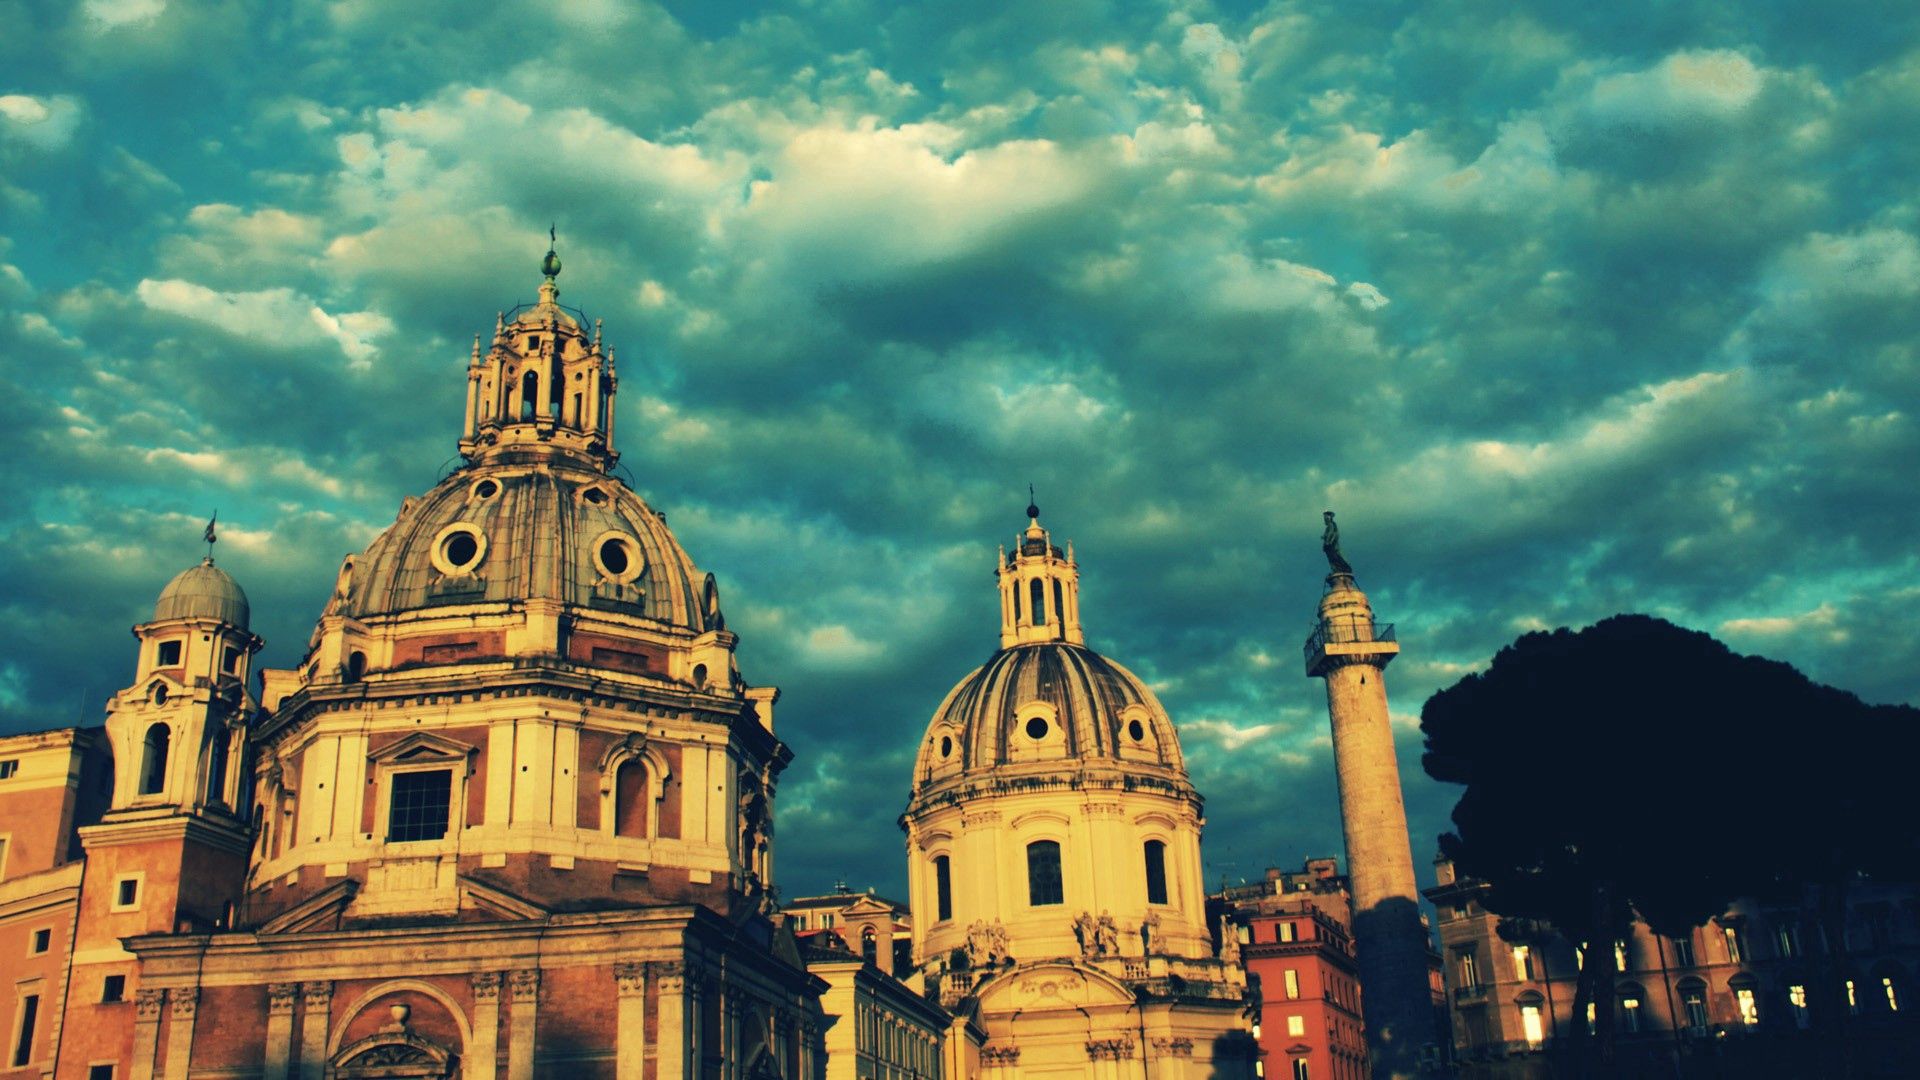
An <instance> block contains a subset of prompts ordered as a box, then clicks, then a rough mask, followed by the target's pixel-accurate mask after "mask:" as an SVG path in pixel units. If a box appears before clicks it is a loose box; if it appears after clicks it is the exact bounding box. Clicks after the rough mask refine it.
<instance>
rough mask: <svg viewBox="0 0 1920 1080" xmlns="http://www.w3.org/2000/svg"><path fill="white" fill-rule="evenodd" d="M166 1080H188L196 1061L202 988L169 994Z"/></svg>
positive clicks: (181, 987)
mask: <svg viewBox="0 0 1920 1080" xmlns="http://www.w3.org/2000/svg"><path fill="white" fill-rule="evenodd" d="M167 1003H168V1005H170V1006H171V1008H169V1009H168V1010H167V1014H168V1015H167V1068H166V1080H187V1067H188V1066H189V1065H191V1064H192V1062H193V1020H194V1015H195V1014H196V1013H197V1012H198V1011H199V1009H200V988H199V987H197V986H176V987H174V988H173V989H172V990H169V991H167Z"/></svg>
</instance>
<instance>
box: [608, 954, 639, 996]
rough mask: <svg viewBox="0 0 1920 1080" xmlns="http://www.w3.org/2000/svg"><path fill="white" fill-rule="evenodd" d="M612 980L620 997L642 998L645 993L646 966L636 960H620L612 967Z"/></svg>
mask: <svg viewBox="0 0 1920 1080" xmlns="http://www.w3.org/2000/svg"><path fill="white" fill-rule="evenodd" d="M613 980H614V982H615V983H616V984H618V985H619V987H620V996H621V997H637V996H644V995H645V994H646V992H647V965H645V964H643V963H641V962H640V961H638V960H622V961H619V962H618V963H616V964H614V965H613Z"/></svg>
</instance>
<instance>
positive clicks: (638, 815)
mask: <svg viewBox="0 0 1920 1080" xmlns="http://www.w3.org/2000/svg"><path fill="white" fill-rule="evenodd" d="M650 794H651V792H650V791H649V790H648V785H647V766H646V763H645V762H643V761H641V760H640V759H639V758H628V759H627V760H625V761H623V762H621V763H620V771H619V772H618V773H617V774H616V775H615V777H614V793H613V807H614V810H613V812H614V814H615V817H614V823H613V832H614V835H615V836H645V835H647V799H648V797H649V795H650Z"/></svg>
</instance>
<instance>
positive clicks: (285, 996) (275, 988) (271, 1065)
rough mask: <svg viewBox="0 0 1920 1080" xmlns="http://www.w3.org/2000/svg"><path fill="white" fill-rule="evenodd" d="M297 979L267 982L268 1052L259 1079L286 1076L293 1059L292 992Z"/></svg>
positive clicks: (296, 990) (279, 1079)
mask: <svg viewBox="0 0 1920 1080" xmlns="http://www.w3.org/2000/svg"><path fill="white" fill-rule="evenodd" d="M299 992H300V984H298V983H268V984H267V1054H266V1064H265V1067H264V1068H263V1069H262V1070H261V1077H262V1080H287V1065H288V1063H289V1062H291V1061H292V1060H293V996H294V995H295V994H297V993H299Z"/></svg>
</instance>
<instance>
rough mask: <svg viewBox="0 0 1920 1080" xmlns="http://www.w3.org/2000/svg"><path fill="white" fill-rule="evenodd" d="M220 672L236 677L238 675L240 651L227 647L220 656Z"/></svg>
mask: <svg viewBox="0 0 1920 1080" xmlns="http://www.w3.org/2000/svg"><path fill="white" fill-rule="evenodd" d="M220 670H222V671H224V672H226V673H227V674H229V675H237V674H239V673H240V650H239V649H236V648H234V647H233V646H231V645H229V646H227V651H226V652H224V653H222V654H221V655H220Z"/></svg>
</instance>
